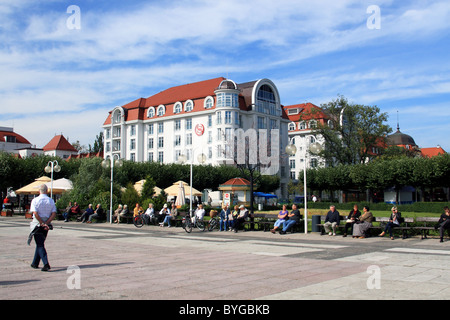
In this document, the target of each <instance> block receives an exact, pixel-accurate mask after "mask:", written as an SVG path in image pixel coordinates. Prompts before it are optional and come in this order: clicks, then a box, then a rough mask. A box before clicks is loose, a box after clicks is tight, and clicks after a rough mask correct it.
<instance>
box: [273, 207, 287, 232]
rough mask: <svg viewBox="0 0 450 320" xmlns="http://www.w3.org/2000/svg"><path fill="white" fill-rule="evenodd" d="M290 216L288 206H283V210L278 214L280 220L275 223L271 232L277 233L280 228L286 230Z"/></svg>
mask: <svg viewBox="0 0 450 320" xmlns="http://www.w3.org/2000/svg"><path fill="white" fill-rule="evenodd" d="M288 214H289V211H287V209H286V205H285V204H283V208H282V210H281V211H280V212H279V213H278V219H277V221H275V223H274V225H273V229H272V230H270V232H272V233H275V232H276V231H277V229H278V228H279V227H280V226H281V227H282V228H284V224H285V222H286V220H287V216H288Z"/></svg>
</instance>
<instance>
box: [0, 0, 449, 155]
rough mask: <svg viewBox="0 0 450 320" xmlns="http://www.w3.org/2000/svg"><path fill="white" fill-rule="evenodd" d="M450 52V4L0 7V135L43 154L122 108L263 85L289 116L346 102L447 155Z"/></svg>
mask: <svg viewBox="0 0 450 320" xmlns="http://www.w3.org/2000/svg"><path fill="white" fill-rule="evenodd" d="M71 5H76V6H78V7H79V9H80V15H79V16H76V17H79V18H80V19H79V21H80V24H79V26H80V29H73V28H69V27H68V24H67V21H68V19H69V22H71V21H72V20H70V18H71V17H73V12H72V11H71V12H70V13H67V9H68V8H69V6H71ZM373 5H375V6H377V7H378V8H380V19H381V20H380V28H379V29H373V28H368V25H367V21H368V19H370V18H371V16H372V15H373V13H372V11H370V12H369V13H368V11H367V9H368V7H369V6H373ZM77 21H78V20H77ZM69 25H71V24H70V23H69ZM449 52H450V3H449V2H448V1H447V0H442V1H427V0H417V1H389V0H370V1H353V0H342V1H332V0H318V1H292V0H291V1H287V0H277V1H273V0H271V1H267V0H258V1H238V0H228V1H206V0H203V1H202V0H192V1H183V0H182V1H116V0H109V1H100V0H98V1H94V0H84V1H78V0H71V1H63V0H46V1H36V0H20V1H18V0H1V1H0V74H1V77H0V110H1V117H0V126H14V129H15V131H16V132H17V133H19V134H22V135H23V136H25V137H26V138H28V139H29V140H30V142H31V143H33V144H36V145H37V147H43V146H44V145H45V144H46V143H47V142H48V141H49V140H50V139H51V138H52V137H53V135H54V134H60V133H62V134H64V135H65V136H68V137H69V140H70V141H71V142H74V141H76V140H79V141H80V142H81V143H82V144H84V145H88V144H93V141H94V139H95V136H96V135H97V134H98V133H99V132H100V130H101V126H102V124H103V122H104V120H105V118H106V116H107V113H108V111H109V110H111V109H112V108H114V107H115V106H117V105H123V104H125V103H128V102H130V101H132V100H135V99H137V98H140V97H149V96H151V95H153V94H155V93H158V92H159V91H161V90H164V89H166V88H168V87H171V86H175V85H181V84H185V83H191V82H196V81H201V80H206V79H210V78H215V77H219V76H224V77H227V76H228V77H229V78H231V79H233V80H234V81H236V82H238V83H239V82H247V81H252V80H256V79H260V78H269V79H271V80H273V81H274V82H275V84H276V85H277V87H278V89H279V91H280V94H281V99H282V103H283V104H284V105H290V104H296V103H303V102H307V101H308V102H312V103H314V104H316V105H320V104H322V103H326V102H329V101H330V100H332V99H334V98H336V97H337V95H338V94H340V95H344V96H345V97H346V98H348V100H349V101H350V102H354V103H358V104H365V105H377V106H378V107H380V109H381V111H382V112H387V113H388V115H389V123H388V124H389V125H390V126H391V127H392V128H393V129H394V131H395V128H396V121H397V120H396V119H397V111H399V116H400V127H401V131H402V132H404V133H408V134H410V135H411V136H413V138H414V139H415V140H416V143H417V144H418V145H419V146H421V147H434V146H436V145H438V144H439V145H441V146H442V147H443V148H444V149H445V150H446V151H447V152H449V151H450V141H449V139H448V136H449V135H448V127H449V123H448V122H449V120H450V103H449V101H450V63H449V56H450V54H449Z"/></svg>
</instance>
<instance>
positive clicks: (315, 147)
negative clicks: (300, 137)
mask: <svg viewBox="0 0 450 320" xmlns="http://www.w3.org/2000/svg"><path fill="white" fill-rule="evenodd" d="M309 137H313V136H307V137H305V138H309ZM308 150H309V151H310V152H311V153H312V154H319V153H320V152H321V151H322V150H323V147H322V145H321V144H320V143H318V142H314V143H312V144H310V145H309V148H308ZM285 151H286V153H287V154H289V155H291V156H293V155H295V154H296V153H297V147H296V146H295V145H294V144H292V143H291V144H289V145H287V146H286V149H285ZM306 156H307V152H305V158H304V160H303V197H304V198H303V201H304V205H305V219H304V221H305V234H307V233H308V200H307V198H308V191H307V186H306Z"/></svg>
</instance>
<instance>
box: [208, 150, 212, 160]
mask: <svg viewBox="0 0 450 320" xmlns="http://www.w3.org/2000/svg"><path fill="white" fill-rule="evenodd" d="M212 156H213V151H212V147H208V159H211V158H212Z"/></svg>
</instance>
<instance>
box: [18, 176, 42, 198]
mask: <svg viewBox="0 0 450 320" xmlns="http://www.w3.org/2000/svg"><path fill="white" fill-rule="evenodd" d="M50 181H51V179H50V178H49V177H47V176H43V177H40V178H37V179H36V180H34V182H32V183H30V184H28V185H26V186H25V187H22V188H20V189H19V190H16V194H39V186H40V185H41V184H45V183H47V182H50Z"/></svg>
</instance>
